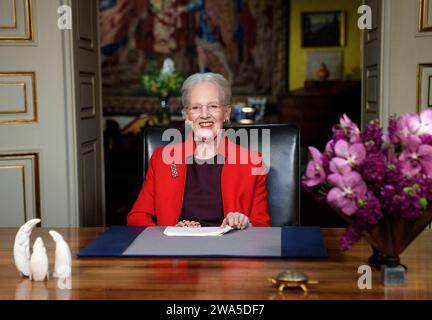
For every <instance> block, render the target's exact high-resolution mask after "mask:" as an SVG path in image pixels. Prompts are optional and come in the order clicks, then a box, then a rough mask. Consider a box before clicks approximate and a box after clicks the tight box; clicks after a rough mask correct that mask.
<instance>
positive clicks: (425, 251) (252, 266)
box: [0, 228, 432, 300]
mask: <svg viewBox="0 0 432 320" xmlns="http://www.w3.org/2000/svg"><path fill="white" fill-rule="evenodd" d="M48 230H49V229H41V228H37V229H35V230H34V231H33V234H32V242H31V243H33V240H34V239H35V237H36V236H38V235H42V236H43V239H44V242H45V244H46V246H47V251H48V254H49V259H50V260H49V264H50V271H51V272H52V271H53V265H54V243H53V241H52V240H51V238H50V237H49V235H48ZM56 230H57V231H59V232H60V233H61V234H62V235H63V236H64V238H65V240H66V241H67V242H68V243H69V245H70V247H71V250H72V255H73V270H72V271H73V281H72V283H73V289H72V290H59V289H57V288H56V279H50V280H49V281H45V282H30V281H29V280H28V279H21V278H20V277H19V276H18V273H17V271H16V268H15V265H14V260H13V242H14V238H15V233H16V231H17V229H10V228H0V284H1V285H0V299H42V300H43V299H162V300H165V299H186V300H189V299H204V300H207V299H212V300H213V299H215V300H216V299H218V300H220V299H222V300H223V299H247V300H251V299H264V300H268V299H270V300H272V299H320V300H327V299H342V300H344V299H374V300H375V299H432V272H431V270H432V269H431V266H432V232H431V230H426V231H425V232H424V233H423V234H422V235H420V236H419V238H417V239H416V240H415V241H414V242H413V243H412V244H411V246H410V247H409V248H408V249H407V250H406V252H404V253H403V254H402V256H401V261H402V263H404V264H405V265H407V267H408V274H407V283H406V285H405V286H403V287H384V286H383V285H382V284H381V281H380V275H381V274H380V272H379V271H376V270H374V269H373V271H372V272H373V282H372V289H371V290H360V289H359V288H358V286H357V280H358V278H359V276H360V275H359V274H358V273H357V270H358V267H359V266H360V265H362V264H366V262H367V258H368V257H369V256H370V254H371V250H370V248H369V246H368V244H367V243H366V242H365V241H363V240H362V241H361V242H359V243H358V244H356V245H355V247H353V248H352V249H351V250H350V251H348V252H341V251H340V250H339V243H338V241H339V237H340V235H341V234H342V231H343V230H342V229H323V233H324V236H325V242H326V245H327V250H328V254H329V258H328V259H311V260H305V259H303V260H292V259H287V260H282V259H280V260H273V259H268V260H267V259H260V260H257V259H225V258H223V259H222V258H206V259H170V258H77V257H76V253H77V252H78V251H79V249H81V248H83V247H84V246H86V245H87V244H88V243H89V242H90V241H91V240H93V239H95V238H96V237H97V235H98V234H100V233H101V232H103V231H104V229H103V228H70V229H61V228H56ZM285 269H296V270H302V271H304V272H306V273H307V274H308V275H309V277H310V279H311V280H318V281H319V282H320V283H319V284H317V285H310V286H309V292H308V293H307V294H304V293H303V292H302V291H301V290H300V289H293V290H286V291H285V292H284V293H279V292H278V291H277V290H276V289H275V288H274V287H272V286H271V285H270V283H269V282H268V280H267V279H268V278H269V277H272V276H275V275H277V274H278V273H279V272H281V271H283V270H285Z"/></svg>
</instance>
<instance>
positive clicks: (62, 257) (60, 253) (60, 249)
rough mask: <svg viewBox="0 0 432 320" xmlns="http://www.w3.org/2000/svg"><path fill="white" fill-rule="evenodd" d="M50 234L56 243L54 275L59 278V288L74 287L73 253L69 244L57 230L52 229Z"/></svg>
mask: <svg viewBox="0 0 432 320" xmlns="http://www.w3.org/2000/svg"><path fill="white" fill-rule="evenodd" d="M49 234H50V235H51V237H52V238H53V240H54V242H55V243H56V250H55V266H54V273H53V276H54V277H55V278H58V280H57V287H58V288H59V289H69V290H70V289H72V255H71V251H70V249H69V246H68V244H67V243H66V241H65V240H64V239H63V237H62V235H61V234H60V233H58V232H57V231H54V230H50V231H49Z"/></svg>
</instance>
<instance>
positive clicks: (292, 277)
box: [269, 270, 318, 293]
mask: <svg viewBox="0 0 432 320" xmlns="http://www.w3.org/2000/svg"><path fill="white" fill-rule="evenodd" d="M269 281H270V282H271V283H273V284H274V285H275V286H277V287H279V291H281V292H282V291H283V290H284V289H285V288H301V289H302V290H303V291H304V292H305V293H306V292H308V289H307V286H306V285H307V284H318V281H309V278H308V276H307V275H306V274H305V273H304V272H301V271H294V270H286V271H283V272H281V273H279V274H278V275H277V277H276V279H274V278H269Z"/></svg>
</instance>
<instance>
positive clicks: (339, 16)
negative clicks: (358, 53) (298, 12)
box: [301, 11, 346, 47]
mask: <svg viewBox="0 0 432 320" xmlns="http://www.w3.org/2000/svg"><path fill="white" fill-rule="evenodd" d="M345 15H346V13H345V12H344V11H323V12H303V13H302V18H301V23H302V47H343V46H345V20H346V19H345Z"/></svg>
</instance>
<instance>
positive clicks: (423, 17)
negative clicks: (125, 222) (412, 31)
mask: <svg viewBox="0 0 432 320" xmlns="http://www.w3.org/2000/svg"><path fill="white" fill-rule="evenodd" d="M431 10H432V1H431V0H419V19H418V20H419V25H418V31H419V32H431V31H432V20H431V21H430V19H429V17H428V13H429V11H431ZM431 15H432V14H431Z"/></svg>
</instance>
